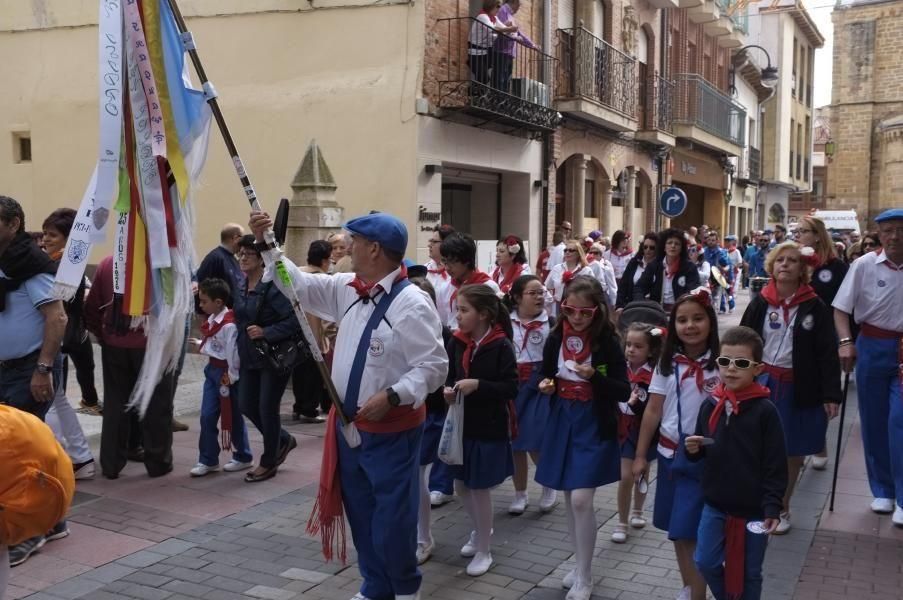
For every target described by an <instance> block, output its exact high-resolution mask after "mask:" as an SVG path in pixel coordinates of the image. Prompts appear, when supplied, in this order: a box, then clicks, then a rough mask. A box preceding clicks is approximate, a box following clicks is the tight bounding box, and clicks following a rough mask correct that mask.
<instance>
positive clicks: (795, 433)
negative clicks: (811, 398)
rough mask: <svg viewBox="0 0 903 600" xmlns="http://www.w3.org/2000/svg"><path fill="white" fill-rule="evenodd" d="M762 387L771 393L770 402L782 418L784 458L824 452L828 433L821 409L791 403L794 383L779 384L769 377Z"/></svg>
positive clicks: (824, 415)
mask: <svg viewBox="0 0 903 600" xmlns="http://www.w3.org/2000/svg"><path fill="white" fill-rule="evenodd" d="M763 379H764V377H763ZM764 385H766V386H767V387H768V389H770V390H771V401H772V403H774V405H775V406H776V407H777V409H778V414H779V415H780V417H781V426H782V427H783V428H784V443H785V444H786V445H787V456H809V455H810V454H817V453H819V452H821V451H822V450H824V448H825V434H826V433H827V431H828V415H827V414H825V408H824V406H822V405H818V406H810V407H805V408H802V407H799V406H796V405H795V404H794V402H793V386H794V383H793V382H787V381H778V380H777V379H776V378H775V377H772V376H771V375H768V378H767V381H765V382H764Z"/></svg>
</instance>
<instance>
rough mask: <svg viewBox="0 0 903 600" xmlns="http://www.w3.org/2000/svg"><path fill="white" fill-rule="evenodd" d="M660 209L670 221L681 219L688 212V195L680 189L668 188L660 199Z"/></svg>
mask: <svg viewBox="0 0 903 600" xmlns="http://www.w3.org/2000/svg"><path fill="white" fill-rule="evenodd" d="M658 209H659V210H660V211H661V213H662V214H663V215H665V216H666V217H668V218H669V219H673V218H674V217H679V216H680V215H682V214H683V212H684V211H685V210H687V194H686V192H684V191H683V190H682V189H680V188H679V187H669V188H666V189H665V190H664V191H663V192H662V195H661V196H659V199H658Z"/></svg>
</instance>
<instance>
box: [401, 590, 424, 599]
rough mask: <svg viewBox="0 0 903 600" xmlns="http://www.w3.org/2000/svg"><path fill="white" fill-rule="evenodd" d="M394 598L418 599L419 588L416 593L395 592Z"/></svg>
mask: <svg viewBox="0 0 903 600" xmlns="http://www.w3.org/2000/svg"><path fill="white" fill-rule="evenodd" d="M395 600H420V590H417V593H416V594H395Z"/></svg>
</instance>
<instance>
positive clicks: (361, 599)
mask: <svg viewBox="0 0 903 600" xmlns="http://www.w3.org/2000/svg"><path fill="white" fill-rule="evenodd" d="M351 600H370V598H368V597H367V596H365V595H363V594H362V593H360V592H358V593H356V594H355V595H354V596H352V597H351Z"/></svg>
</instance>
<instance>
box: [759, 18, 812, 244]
mask: <svg viewBox="0 0 903 600" xmlns="http://www.w3.org/2000/svg"><path fill="white" fill-rule="evenodd" d="M749 10H750V30H749V40H750V43H751V44H757V45H759V46H761V47H762V48H764V49H765V50H766V51H767V52H768V54H769V56H770V59H771V61H772V62H773V63H774V66H776V67H777V68H778V74H779V83H778V85H777V87H776V88H775V94H774V97H773V98H771V99H770V100H768V101H767V102H765V103H764V107H765V110H764V114H763V115H762V116H763V119H762V155H763V157H764V158H763V161H762V185H761V187H760V190H759V203H760V211H759V222H758V223H757V226H758V228H760V229H761V228H765V227H769V226H773V225H776V224H779V223H780V224H784V225H786V224H787V223H788V222H789V209H790V197H791V196H792V195H793V194H799V193H804V192H809V191H811V187H812V121H813V111H812V98H813V96H812V93H813V92H812V90H813V87H812V81H813V78H814V75H815V74H814V67H813V66H814V64H815V51H816V49H818V48H821V47H822V46H823V45H824V37H823V36H822V34H821V32H819V30H818V27H816V25H815V22H814V21H813V20H812V18H811V17H810V15H809V13H808V12H807V11H806V9H805V7H804V6H803V4H802V3H801V2H800V0H779V1H778V2H772V3H771V4H769V5H767V6H766V5H764V4H751V5H750V9H749Z"/></svg>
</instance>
